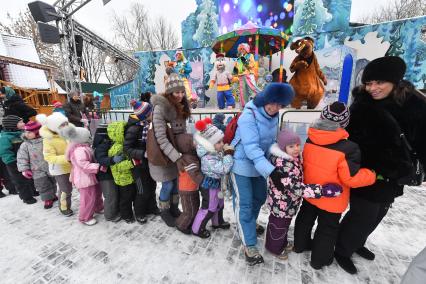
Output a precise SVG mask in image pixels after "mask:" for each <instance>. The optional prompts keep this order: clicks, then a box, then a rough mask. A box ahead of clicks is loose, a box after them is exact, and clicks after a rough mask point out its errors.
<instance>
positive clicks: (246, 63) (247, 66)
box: [234, 43, 260, 107]
mask: <svg viewBox="0 0 426 284" xmlns="http://www.w3.org/2000/svg"><path fill="white" fill-rule="evenodd" d="M255 68H256V62H255V61H254V56H253V54H251V53H250V46H249V45H248V44H247V43H241V44H240V45H238V59H237V62H235V67H234V74H235V75H238V81H239V84H240V103H241V107H244V105H245V104H246V103H247V102H248V101H249V99H252V98H254V97H255V96H256V94H257V93H258V92H259V91H260V90H259V88H258V87H257V85H256V80H255V76H254V75H255Z"/></svg>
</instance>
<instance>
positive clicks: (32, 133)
mask: <svg viewBox="0 0 426 284" xmlns="http://www.w3.org/2000/svg"><path fill="white" fill-rule="evenodd" d="M25 138H27V139H28V140H32V139H34V138H36V135H35V133H34V132H30V131H25Z"/></svg>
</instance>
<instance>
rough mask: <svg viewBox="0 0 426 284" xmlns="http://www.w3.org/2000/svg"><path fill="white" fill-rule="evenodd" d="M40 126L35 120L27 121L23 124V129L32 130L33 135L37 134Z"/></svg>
mask: <svg viewBox="0 0 426 284" xmlns="http://www.w3.org/2000/svg"><path fill="white" fill-rule="evenodd" d="M40 128H41V124H40V123H39V122H37V121H28V122H27V123H26V124H25V127H24V130H25V131H28V132H33V133H34V134H35V135H37V136H38V131H39V130H40Z"/></svg>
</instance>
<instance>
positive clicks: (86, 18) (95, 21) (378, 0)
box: [0, 0, 387, 41]
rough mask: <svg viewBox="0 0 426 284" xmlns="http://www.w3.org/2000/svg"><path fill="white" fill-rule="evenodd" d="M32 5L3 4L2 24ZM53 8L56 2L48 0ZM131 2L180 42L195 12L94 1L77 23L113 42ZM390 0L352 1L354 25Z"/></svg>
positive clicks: (174, 4)
mask: <svg viewBox="0 0 426 284" xmlns="http://www.w3.org/2000/svg"><path fill="white" fill-rule="evenodd" d="M29 2H33V0H31V1H28V0H0V7H1V9H0V21H2V22H3V21H4V19H5V17H6V14H7V13H10V14H11V15H12V16H17V15H18V13H19V12H20V11H24V10H25V9H26V8H27V5H28V3H29ZM44 2H46V3H49V4H52V3H54V2H55V0H45V1H44ZM132 2H140V3H142V4H143V5H144V6H145V7H146V8H147V10H148V11H149V12H150V14H151V15H152V16H153V17H157V16H160V15H161V16H164V17H166V18H167V19H168V21H169V22H170V23H171V24H172V25H173V27H175V29H176V32H177V34H178V37H179V41H180V40H181V31H180V23H181V22H182V21H183V20H184V19H185V18H186V17H187V16H188V14H189V13H191V12H193V11H195V9H196V4H195V0H133V1H132V0H111V1H110V2H109V3H108V4H107V5H106V6H103V3H102V0H92V1H91V2H90V3H89V4H87V5H86V6H84V7H83V8H82V9H81V10H79V11H77V12H76V14H75V15H76V19H77V20H78V21H79V22H80V23H82V24H83V25H85V26H86V27H87V28H88V29H90V30H92V31H93V32H95V33H97V34H99V35H100V36H102V37H103V38H105V39H107V40H109V41H112V40H113V39H112V33H111V32H110V30H111V28H112V23H111V18H112V15H113V14H114V12H115V13H117V14H119V15H125V14H126V12H128V11H129V8H130V5H131V3H132ZM386 2H387V0H353V1H352V9H351V21H356V20H357V19H358V18H359V17H360V16H362V15H365V14H369V12H370V11H373V10H375V9H376V8H378V7H380V6H381V5H383V4H385V3H386Z"/></svg>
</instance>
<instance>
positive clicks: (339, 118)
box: [321, 102, 350, 128]
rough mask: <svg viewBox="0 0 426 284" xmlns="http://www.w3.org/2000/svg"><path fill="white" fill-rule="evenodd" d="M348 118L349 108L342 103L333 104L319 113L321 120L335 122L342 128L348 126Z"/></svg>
mask: <svg viewBox="0 0 426 284" xmlns="http://www.w3.org/2000/svg"><path fill="white" fill-rule="evenodd" d="M349 117H350V112H349V108H348V107H347V106H346V105H345V104H344V103H342V102H334V103H332V104H330V105H328V106H326V107H325V108H323V110H322V112H321V118H322V119H326V120H330V121H333V122H337V123H339V124H340V127H342V128H345V127H346V126H348V124H349Z"/></svg>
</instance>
